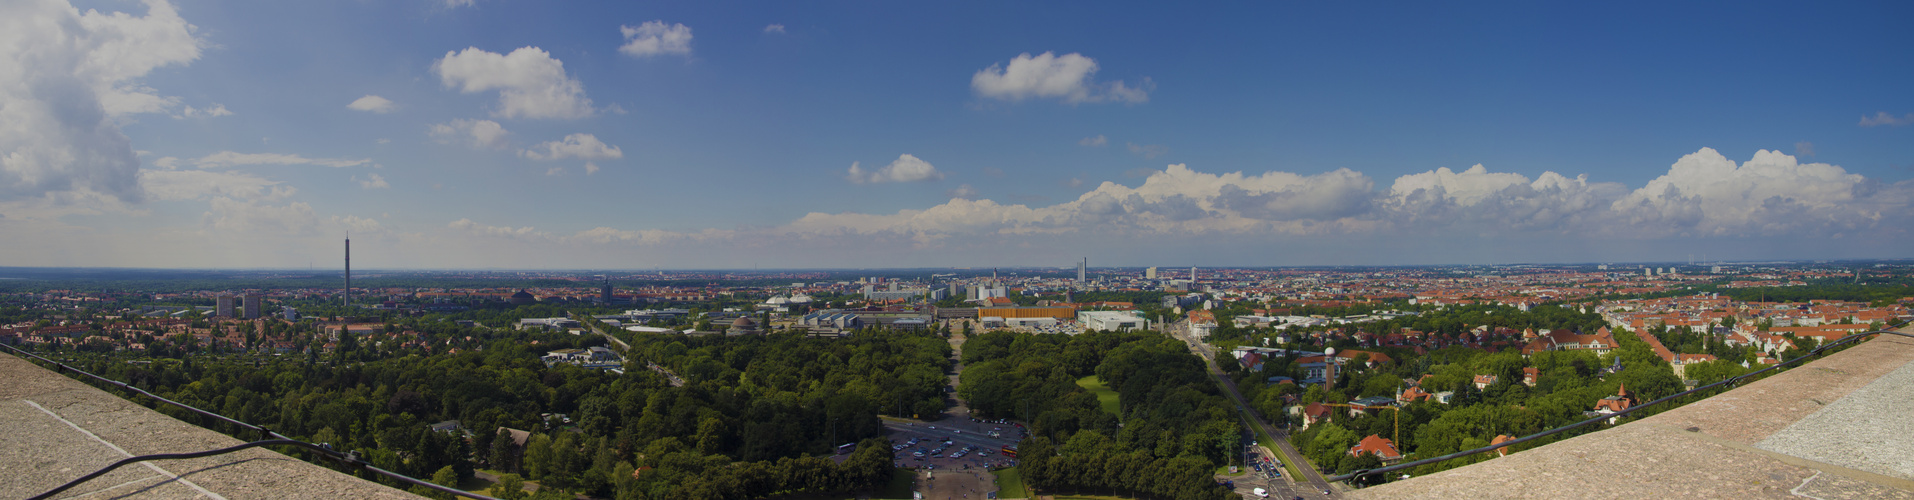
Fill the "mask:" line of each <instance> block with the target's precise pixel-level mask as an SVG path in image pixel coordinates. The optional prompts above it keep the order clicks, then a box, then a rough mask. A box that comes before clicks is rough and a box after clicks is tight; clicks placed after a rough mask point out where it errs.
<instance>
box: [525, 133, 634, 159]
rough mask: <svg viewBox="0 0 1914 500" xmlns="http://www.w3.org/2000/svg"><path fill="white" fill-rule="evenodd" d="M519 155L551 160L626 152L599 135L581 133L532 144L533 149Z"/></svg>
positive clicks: (605, 156) (622, 153)
mask: <svg viewBox="0 0 1914 500" xmlns="http://www.w3.org/2000/svg"><path fill="white" fill-rule="evenodd" d="M518 155H519V156H523V157H526V158H530V159H533V160H539V161H551V160H559V159H564V158H578V159H583V160H605V159H612V158H624V157H625V152H624V151H623V150H620V149H618V146H612V145H609V144H605V143H604V142H603V141H600V140H598V137H597V136H593V135H591V134H584V133H579V134H572V135H568V136H565V138H564V139H561V140H556V141H548V142H544V143H540V144H539V145H537V146H532V147H531V149H522V150H519V152H518Z"/></svg>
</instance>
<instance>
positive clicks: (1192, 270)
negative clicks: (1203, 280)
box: [1190, 266, 1196, 283]
mask: <svg viewBox="0 0 1914 500" xmlns="http://www.w3.org/2000/svg"><path fill="white" fill-rule="evenodd" d="M1190 282H1191V283H1195V282H1196V266H1190Z"/></svg>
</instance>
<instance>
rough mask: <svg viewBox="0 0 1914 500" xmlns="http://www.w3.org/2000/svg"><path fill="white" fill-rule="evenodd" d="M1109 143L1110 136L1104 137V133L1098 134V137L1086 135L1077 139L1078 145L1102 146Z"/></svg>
mask: <svg viewBox="0 0 1914 500" xmlns="http://www.w3.org/2000/svg"><path fill="white" fill-rule="evenodd" d="M1108 144H1110V138H1108V137H1104V136H1103V134H1097V136H1096V137H1085V138H1082V139H1078V140H1077V145H1078V146H1088V147H1093V148H1100V147H1103V146H1105V145H1108Z"/></svg>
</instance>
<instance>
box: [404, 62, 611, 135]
mask: <svg viewBox="0 0 1914 500" xmlns="http://www.w3.org/2000/svg"><path fill="white" fill-rule="evenodd" d="M432 71H433V72H436V73H438V74H439V80H440V81H441V82H442V83H444V84H445V86H446V87H457V88H458V89H459V91H460V92H464V93H468V94H470V93H477V92H488V91H493V90H497V91H498V109H496V110H494V111H493V112H492V113H493V114H494V115H497V116H500V117H504V118H584V117H587V116H591V114H592V107H591V99H590V98H587V97H585V86H584V84H581V83H578V80H576V79H573V78H571V77H570V76H566V75H565V63H563V62H560V61H559V60H558V59H556V58H553V57H552V55H551V54H550V53H547V52H545V51H544V50H540V49H539V48H538V47H521V48H519V49H518V50H514V51H512V52H511V53H509V54H499V53H496V52H486V51H484V50H481V49H479V48H477V47H468V48H466V49H465V50H463V51H453V52H446V53H445V57H444V58H441V59H439V60H438V62H435V63H433V64H432Z"/></svg>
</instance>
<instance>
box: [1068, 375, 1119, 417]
mask: <svg viewBox="0 0 1914 500" xmlns="http://www.w3.org/2000/svg"><path fill="white" fill-rule="evenodd" d="M1077 386H1078V387H1082V388H1084V389H1088V390H1090V393H1091V394H1095V395H1096V396H1097V403H1098V404H1101V405H1103V411H1107V412H1110V414H1111V415H1116V416H1117V418H1123V407H1122V406H1120V405H1118V404H1117V393H1116V391H1114V390H1111V389H1110V388H1109V387H1104V386H1103V380H1102V379H1099V378H1097V376H1096V375H1091V376H1088V377H1083V378H1080V379H1077Z"/></svg>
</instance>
